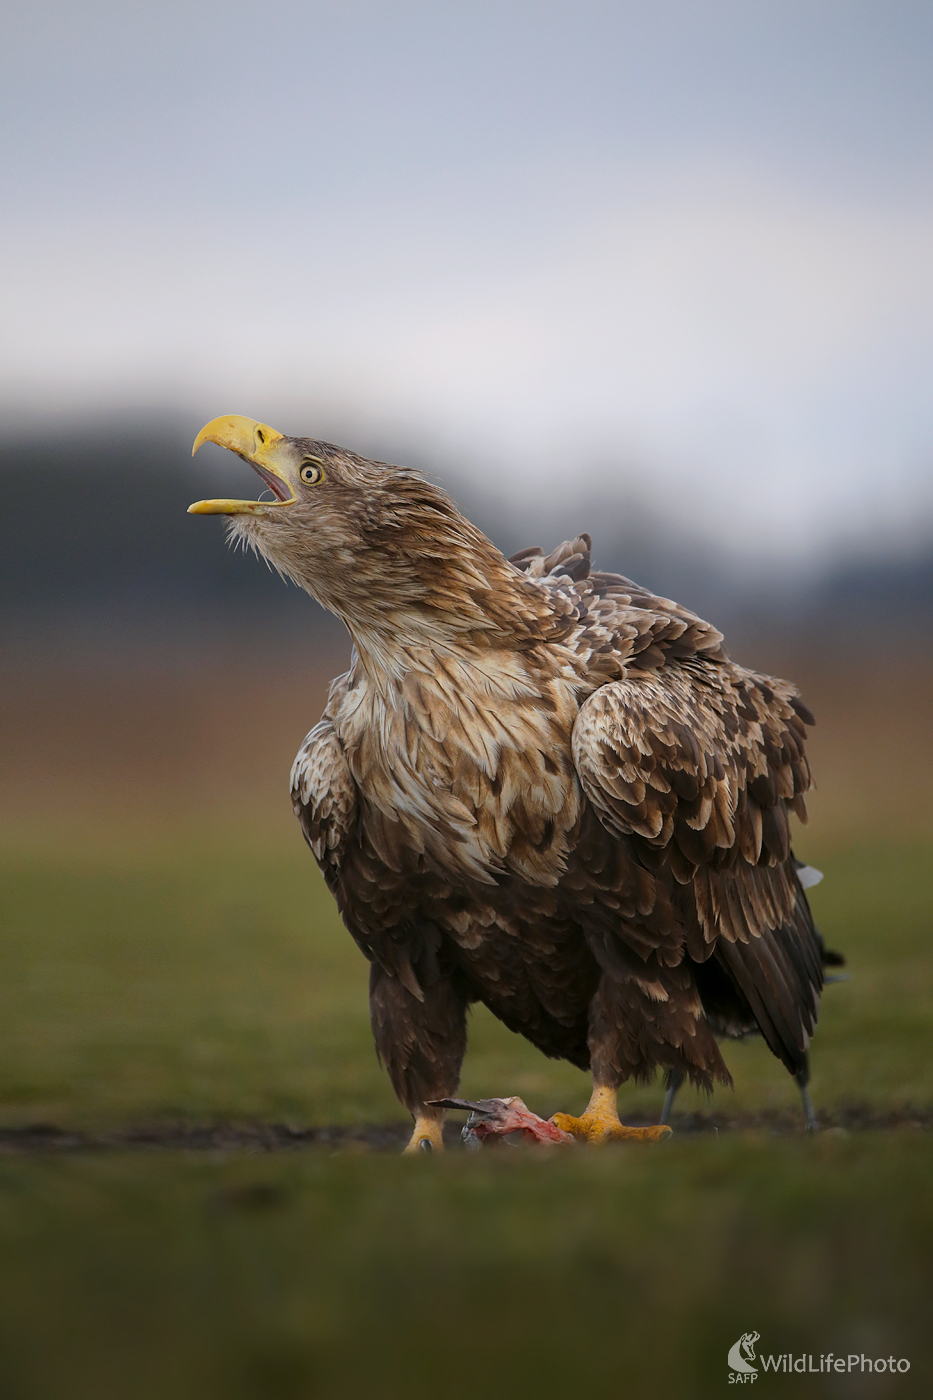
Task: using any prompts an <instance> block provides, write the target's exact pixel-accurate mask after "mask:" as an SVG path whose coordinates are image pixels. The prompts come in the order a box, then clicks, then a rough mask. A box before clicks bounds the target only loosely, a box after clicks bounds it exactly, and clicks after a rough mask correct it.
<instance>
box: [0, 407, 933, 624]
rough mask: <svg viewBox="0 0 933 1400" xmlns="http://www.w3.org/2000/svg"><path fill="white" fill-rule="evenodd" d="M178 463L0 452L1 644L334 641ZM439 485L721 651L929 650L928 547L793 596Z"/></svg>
mask: <svg viewBox="0 0 933 1400" xmlns="http://www.w3.org/2000/svg"><path fill="white" fill-rule="evenodd" d="M190 450H191V449H190V444H189V441H188V434H187V433H186V432H183V431H182V430H179V431H177V432H175V431H173V430H166V429H165V427H164V425H161V426H160V427H159V428H158V429H150V428H149V427H148V426H147V425H145V424H139V425H135V426H133V427H127V426H119V425H107V426H104V427H102V428H100V429H99V430H97V431H95V432H94V433H93V434H91V433H88V434H85V435H82V436H79V437H78V438H76V439H74V440H72V439H68V438H66V437H64V436H62V437H58V438H55V437H48V438H45V439H40V440H38V441H32V442H28V441H27V442H23V443H20V444H6V445H5V446H3V447H2V448H0V493H2V499H3V518H4V522H5V527H6V529H5V540H4V548H3V551H2V554H0V625H2V628H3V632H4V634H5V637H6V638H7V640H8V641H13V642H20V643H23V644H29V645H43V644H44V645H48V646H49V647H54V646H55V645H58V644H60V643H63V642H65V641H68V640H70V641H71V642H72V643H77V642H79V641H83V642H85V643H87V644H88V645H91V644H92V643H93V644H94V645H96V646H98V647H101V646H103V647H106V646H110V645H119V644H121V643H125V642H127V641H130V640H132V641H134V642H135V643H136V644H144V643H145V641H146V639H147V638H150V639H151V641H152V643H153V644H154V645H156V644H157V645H159V646H162V647H164V646H166V645H167V644H174V645H176V646H179V647H181V646H184V645H189V644H193V645H198V644H199V642H200V640H201V639H203V638H204V636H205V635H208V634H209V635H210V636H211V637H212V638H213V639H214V641H215V642H218V643H219V642H222V640H223V637H224V636H227V635H231V636H232V635H233V634H234V633H242V632H243V630H244V629H246V630H249V631H251V632H253V633H255V634H256V635H257V636H258V635H262V636H264V637H265V638H266V639H275V638H276V637H281V638H282V639H285V638H289V637H298V636H308V637H311V636H314V637H315V638H318V639H325V638H326V639H329V642H332V643H335V644H336V642H337V641H339V639H340V636H341V632H342V629H340V627H339V624H336V623H335V622H334V621H333V620H330V619H328V618H327V617H326V615H325V614H323V613H322V612H321V610H320V609H318V608H315V607H314V606H313V605H310V604H309V602H308V600H307V599H306V598H305V597H304V596H303V595H302V594H301V593H299V591H298V590H297V589H295V588H293V587H287V586H286V585H285V584H283V582H282V581H281V579H279V578H278V577H277V576H276V575H274V574H272V573H271V572H270V571H269V570H268V569H267V568H265V567H264V566H263V564H262V563H261V562H259V561H257V560H256V559H255V558H253V557H251V556H246V555H244V554H243V553H241V552H240V553H235V552H234V551H232V550H230V549H229V548H228V547H227V546H226V545H225V543H224V540H223V525H222V522H221V521H220V520H213V519H204V518H193V517H191V516H189V515H187V514H186V508H187V506H188V504H189V503H190V502H191V501H192V500H194V499H196V498H197V497H198V496H203V495H214V494H220V493H223V494H230V493H231V492H235V491H236V490H237V489H242V490H243V492H244V494H247V495H252V494H253V493H254V492H255V490H256V482H255V478H254V476H253V474H252V473H251V472H250V470H249V468H248V467H247V466H245V465H244V464H240V463H238V462H236V461H234V460H232V459H231V458H230V457H229V456H225V458H224V459H223V462H222V464H221V463H219V462H218V460H217V459H216V458H215V459H213V460H210V459H207V460H205V459H204V454H201V456H199V457H198V458H197V459H195V460H194V461H192V460H191V456H190ZM238 482H239V486H238V485H237V483H238ZM445 484H447V485H448V488H449V489H450V490H451V491H452V494H453V495H454V496H455V497H456V498H457V499H458V500H460V502H461V504H462V505H463V506H464V508H465V509H466V510H467V513H468V514H470V515H471V516H472V518H473V519H474V520H476V522H477V524H479V525H480V526H481V527H482V528H483V529H485V530H486V532H487V533H488V534H489V535H490V536H491V538H493V539H494V540H495V541H496V543H497V544H499V545H500V547H501V548H503V549H505V550H506V552H511V551H513V550H515V549H517V548H520V547H522V546H524V545H527V544H532V543H540V544H542V545H545V546H550V545H552V544H554V543H556V542H557V539H558V535H559V534H561V533H563V534H568V533H572V532H574V531H576V530H579V529H583V528H590V529H591V530H592V531H593V533H594V535H595V536H596V550H595V553H596V557H597V560H598V563H599V565H600V567H602V568H607V569H615V570H618V571H620V572H622V573H625V574H627V575H628V576H630V577H633V578H636V579H638V581H639V582H642V583H644V584H646V585H648V586H649V587H651V588H653V589H655V590H656V591H658V592H659V593H661V594H664V595H665V596H672V597H676V598H677V599H678V600H679V601H681V602H683V603H685V604H686V605H687V606H689V607H692V608H693V609H695V611H697V612H699V613H700V614H701V615H703V616H706V617H708V618H710V619H711V620H712V621H714V622H715V623H716V625H717V626H720V627H722V628H723V629H724V630H728V631H729V633H730V635H731V636H733V637H736V636H743V635H749V634H755V633H756V632H758V631H760V630H761V629H762V628H764V629H767V630H769V631H770V630H778V631H782V630H786V629H791V630H792V631H794V632H806V633H808V634H812V635H813V636H814V637H822V638H823V639H824V641H829V640H831V639H835V640H837V641H842V640H845V641H853V640H857V639H858V637H859V636H860V635H862V636H863V635H864V634H865V632H866V631H870V632H872V633H888V634H890V632H891V630H892V629H893V631H894V632H895V633H896V634H897V635H898V636H899V637H901V638H903V639H905V640H906V639H910V638H912V639H913V640H914V641H915V642H917V643H918V644H921V645H925V644H927V643H928V642H929V640H930V638H931V635H933V544H931V546H930V547H929V548H928V549H927V550H926V551H925V552H921V553H920V554H918V555H915V556H914V557H911V558H893V559H882V560H870V559H861V560H859V559H853V560H851V561H848V562H846V563H845V564H835V565H834V566H831V567H827V569H826V570H825V571H824V573H823V574H822V575H821V576H819V577H817V578H816V579H815V580H814V581H813V582H812V583H811V584H808V585H807V586H806V587H805V588H802V587H800V586H799V584H797V583H796V582H795V580H794V579H793V578H785V577H782V576H780V575H777V576H775V577H773V578H769V579H760V578H756V579H748V578H742V577H739V576H736V574H735V572H734V570H733V571H729V570H727V569H726V568H724V567H723V564H722V562H721V561H720V560H719V559H717V558H714V557H711V555H710V551H709V550H708V549H707V550H705V551H704V550H703V549H701V548H700V547H699V545H698V544H697V543H696V542H695V541H693V540H691V539H689V538H684V537H680V536H671V534H670V533H669V532H667V531H666V530H665V528H664V524H663V522H662V521H660V520H659V519H658V518H657V517H654V516H652V515H651V513H650V512H648V511H645V510H644V509H643V508H642V509H641V510H640V511H637V512H635V511H633V510H632V509H626V510H624V511H623V510H622V509H621V508H620V510H619V512H618V513H617V514H616V515H611V514H609V513H607V512H606V511H605V510H603V515H602V518H601V519H596V518H591V517H593V516H594V515H597V514H598V512H597V508H596V504H595V502H593V503H592V504H591V505H590V506H589V508H587V506H586V505H585V504H583V505H582V506H581V510H580V514H581V517H585V519H584V518H581V519H580V520H579V521H577V520H576V519H574V520H566V521H560V522H559V523H558V525H557V526H555V524H554V521H553V519H552V520H551V521H548V519H547V516H546V513H545V512H544V511H543V510H541V509H540V508H536V507H535V504H534V503H533V502H532V503H529V505H528V507H527V509H525V510H523V512H522V516H521V518H519V517H518V514H517V512H512V513H505V514H503V513H502V512H501V511H499V512H498V513H497V514H496V515H495V517H492V516H491V512H490V510H489V508H488V504H487V503H485V502H484V500H483V498H482V496H478V495H477V496H475V497H474V495H473V493H472V492H471V491H470V490H469V488H468V479H466V480H463V481H457V480H452V481H448V482H446V483H445ZM460 487H463V489H462V490H461V489H458V488H460ZM623 517H624V518H623Z"/></svg>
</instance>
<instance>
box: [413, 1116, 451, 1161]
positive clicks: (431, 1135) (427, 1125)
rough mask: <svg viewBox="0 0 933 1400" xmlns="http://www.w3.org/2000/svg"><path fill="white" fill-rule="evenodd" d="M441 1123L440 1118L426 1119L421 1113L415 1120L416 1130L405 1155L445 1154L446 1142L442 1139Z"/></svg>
mask: <svg viewBox="0 0 933 1400" xmlns="http://www.w3.org/2000/svg"><path fill="white" fill-rule="evenodd" d="M441 1123H442V1120H441V1119H440V1118H424V1117H422V1116H421V1114H420V1113H419V1114H418V1116H417V1118H416V1119H415V1130H414V1132H413V1133H412V1135H411V1137H410V1138H409V1140H408V1146H407V1147H406V1148H405V1153H409V1152H443V1150H444V1141H443V1138H442V1137H441ZM403 1155H404V1154H403Z"/></svg>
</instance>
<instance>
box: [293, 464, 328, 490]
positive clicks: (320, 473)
mask: <svg viewBox="0 0 933 1400" xmlns="http://www.w3.org/2000/svg"><path fill="white" fill-rule="evenodd" d="M298 475H299V476H300V477H301V479H302V481H303V482H304V484H305V485H306V486H317V485H318V483H319V482H321V481H323V480H324V468H323V467H322V466H321V464H320V462H315V461H311V462H303V463H302V466H301V470H300V471H299V473H298Z"/></svg>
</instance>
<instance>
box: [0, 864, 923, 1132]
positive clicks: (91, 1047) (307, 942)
mask: <svg viewBox="0 0 933 1400" xmlns="http://www.w3.org/2000/svg"><path fill="white" fill-rule="evenodd" d="M823 864H824V865H825V869H826V880H825V881H824V883H823V884H822V885H821V886H820V887H819V888H818V889H816V890H815V891H814V892H813V906H814V910H815V912H816V915H817V918H818V921H819V923H820V926H821V927H822V928H823V930H824V933H825V936H826V938H827V940H828V942H829V943H830V945H831V946H836V947H840V948H842V949H843V950H844V951H845V953H846V955H847V957H848V960H849V968H848V971H849V972H850V973H851V978H850V980H849V981H848V982H845V983H843V984H841V985H839V986H833V987H829V988H828V989H827V991H826V995H825V999H824V1008H823V1014H822V1018H821V1023H820V1027H819V1030H818V1033H817V1038H816V1043H815V1051H814V1057H813V1059H814V1096H815V1099H816V1101H817V1103H818V1104H820V1105H822V1106H824V1107H832V1106H833V1105H834V1104H839V1103H851V1102H853V1101H857V1102H864V1103H867V1104H870V1105H876V1106H885V1107H895V1108H896V1107H902V1106H904V1105H907V1104H911V1103H913V1104H918V1105H926V1106H929V1105H931V1104H933V1063H931V1060H930V1056H929V1055H928V1054H926V1053H923V1052H922V1049H921V1047H923V1046H924V1045H928V1044H929V1041H930V1034H931V1031H933V968H931V962H930V958H929V926H930V916H929V907H930V900H929V894H930V892H929V882H928V879H927V873H926V872H927V868H928V865H929V851H928V850H926V849H925V848H923V847H920V846H918V847H916V848H910V847H894V848H889V849H885V848H883V847H882V848H877V847H875V848H870V849H864V850H862V849H858V848H852V849H848V850H841V851H836V852H827V857H826V859H825V860H824V862H823ZM4 887H5V892H4V904H5V908H6V911H7V912H6V917H5V923H6V925H7V931H6V933H5V936H4V939H3V943H2V949H0V1124H6V1125H15V1124H23V1123H30V1122H36V1121H45V1122H55V1123H60V1124H63V1125H67V1126H74V1127H107V1126H111V1125H115V1124H125V1123H127V1122H128V1121H136V1122H140V1121H148V1120H151V1119H153V1118H156V1119H165V1118H170V1119H175V1120H181V1121H205V1120H214V1121H216V1120H224V1119H238V1118H247V1119H252V1118H257V1117H258V1118H263V1119H269V1118H274V1119H278V1120H285V1121H294V1122H296V1123H354V1122H361V1121H385V1120H387V1119H391V1118H393V1117H397V1118H402V1117H404V1114H403V1113H402V1111H401V1110H400V1109H399V1108H398V1105H397V1104H396V1102H395V1099H394V1097H393V1095H392V1093H391V1090H390V1089H389V1086H388V1083H387V1081H386V1079H385V1076H384V1075H383V1073H382V1071H381V1070H380V1069H379V1067H378V1066H377V1064H376V1061H375V1056H374V1054H373V1050H372V1042H371V1037H370V1032H369V1024H368V1013H367V1003H366V983H367V968H366V965H365V963H364V961H363V958H362V957H361V955H360V954H359V952H358V951H357V949H356V947H355V946H354V944H353V943H352V941H351V940H350V938H349V936H348V935H347V933H346V931H345V930H344V929H343V927H342V925H341V923H340V920H339V918H338V917H337V914H336V910H335V908H334V905H333V902H332V900H331V899H330V896H329V895H328V894H327V892H326V890H325V889H324V886H323V882H322V881H321V880H320V877H319V876H318V874H317V871H316V870H315V868H314V866H313V862H312V861H311V860H310V858H308V857H306V855H305V852H304V851H303V850H302V849H301V848H300V847H299V846H298V845H297V843H296V845H295V847H294V849H293V850H288V851H287V852H286V854H284V855H282V854H280V853H276V852H275V851H273V850H261V851H260V852H259V854H256V853H255V852H254V851H253V852H251V851H250V850H242V851H236V852H234V853H233V854H227V855H220V854H218V853H216V852H211V851H205V852H204V853H203V854H199V855H197V856H196V855H193V854H191V853H190V852H189V853H187V854H186V853H184V852H178V851H171V850H169V851H163V852H158V851H152V852H149V853H145V852H140V851H138V850H137V851H134V850H128V851H126V852H125V853H124V854H122V855H119V854H117V855H112V856H110V857H108V858H107V859H104V858H101V857H97V858H94V857H91V856H88V855H84V856H82V857H81V858H80V859H78V858H75V860H74V862H73V863H69V862H68V861H67V859H64V858H62V856H61V855H57V854H56V855H54V856H45V855H40V854H36V853H32V854H31V855H26V854H22V853H21V854H19V855H18V856H15V857H10V858H9V859H8V860H7V863H6V875H5V879H4ZM726 1054H727V1059H728V1061H729V1064H730V1067H731V1068H732V1071H733V1074H734V1076H735V1081H736V1088H735V1092H734V1094H732V1093H729V1092H723V1091H720V1092H719V1093H718V1094H717V1095H716V1096H715V1098H714V1099H713V1101H712V1102H713V1105H714V1106H715V1107H717V1108H723V1109H731V1108H736V1109H756V1108H762V1107H775V1106H785V1105H786V1106H792V1105H794V1104H795V1103H796V1091H795V1089H794V1087H793V1084H792V1083H791V1081H790V1079H789V1077H788V1076H787V1074H786V1073H785V1072H784V1070H783V1069H782V1068H781V1066H780V1065H779V1064H778V1062H777V1061H776V1060H775V1059H774V1058H773V1057H772V1056H771V1055H770V1054H769V1053H768V1051H767V1050H766V1049H765V1047H764V1045H763V1044H762V1043H761V1042H760V1041H751V1042H746V1043H742V1044H733V1045H730V1046H727V1048H726ZM463 1090H464V1092H465V1093H466V1094H468V1095H489V1094H508V1093H520V1094H521V1095H522V1096H523V1097H524V1098H525V1099H526V1100H527V1101H528V1102H529V1103H530V1104H531V1106H532V1107H534V1108H536V1109H538V1110H539V1111H542V1112H543V1111H547V1112H551V1111H553V1110H554V1109H556V1108H567V1109H571V1108H573V1107H574V1106H575V1105H580V1104H581V1103H582V1102H583V1101H584V1100H585V1097H586V1094H587V1080H586V1078H585V1076H583V1075H582V1074H580V1073H579V1072H578V1071H576V1070H574V1069H573V1068H571V1067H570V1066H567V1065H563V1064H560V1063H555V1062H552V1061H548V1060H546V1059H544V1058H543V1057H542V1056H541V1055H540V1054H538V1052H536V1051H535V1050H533V1049H532V1047H531V1046H529V1045H527V1044H526V1043H525V1042H524V1041H523V1040H522V1039H521V1038H520V1037H517V1036H514V1035H511V1034H510V1033H509V1032H507V1031H506V1030H504V1029H503V1028H502V1027H501V1026H500V1025H498V1023H496V1022H495V1021H494V1020H493V1018H492V1017H490V1016H489V1015H488V1014H486V1013H485V1012H484V1011H483V1010H482V1009H480V1010H478V1011H476V1012H474V1014H473V1017H472V1023H471V1044H470V1050H469V1052H468V1055H467V1061H466V1066H465V1071H464V1079H463ZM660 1096H661V1088H660V1084H656V1085H653V1086H648V1087H646V1088H638V1089H634V1088H633V1089H631V1090H626V1091H624V1102H625V1104H626V1105H627V1106H628V1107H629V1108H631V1109H633V1110H637V1111H639V1112H648V1113H650V1112H652V1111H656V1110H657V1107H658V1104H659V1102H660ZM697 1104H699V1105H700V1106H701V1107H706V1106H707V1101H706V1100H705V1098H703V1097H702V1096H697V1095H695V1094H690V1093H687V1092H685V1093H684V1095H683V1098H682V1100H681V1106H682V1107H685V1108H686V1107H690V1106H691V1105H697Z"/></svg>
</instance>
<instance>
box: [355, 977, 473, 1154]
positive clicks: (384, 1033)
mask: <svg viewBox="0 0 933 1400" xmlns="http://www.w3.org/2000/svg"><path fill="white" fill-rule="evenodd" d="M466 1006H467V999H466V996H465V994H464V992H463V990H462V989H461V987H460V986H459V984H458V981H457V980H456V979H455V977H453V976H438V977H437V979H436V980H435V981H434V982H433V983H432V984H431V985H430V986H428V987H425V988H423V989H422V996H421V998H420V999H419V998H418V997H417V996H415V995H414V993H413V992H412V991H410V990H409V988H408V987H406V986H405V985H404V983H403V982H401V981H400V979H399V978H398V977H393V976H391V975H390V974H389V973H387V972H385V971H383V969H382V968H381V967H380V966H379V965H378V963H373V964H372V969H371V972H370V979H369V1011H370V1019H371V1021H372V1028H373V1037H374V1039H375V1042H376V1054H377V1055H378V1057H379V1060H380V1062H381V1063H382V1064H383V1065H385V1068H386V1071H387V1073H388V1075H389V1079H390V1081H391V1083H392V1088H393V1089H394V1090H395V1092H396V1095H397V1096H398V1098H399V1100H400V1102H401V1103H403V1104H404V1105H405V1107H406V1108H407V1109H408V1111H409V1112H410V1113H411V1114H412V1116H413V1117H414V1119H415V1127H414V1131H413V1133H412V1135H411V1139H410V1141H409V1143H408V1146H407V1147H406V1149H405V1151H406V1152H439V1151H441V1150H442V1147H443V1143H442V1139H441V1128H442V1126H443V1122H444V1110H443V1109H442V1108H438V1107H436V1106H435V1105H434V1104H432V1102H431V1101H432V1100H434V1099H448V1098H450V1097H451V1096H452V1095H454V1094H455V1093H456V1092H457V1085H458V1084H459V1082H460V1065H461V1063H462V1061H463V1055H464V1052H465V1050H466Z"/></svg>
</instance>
